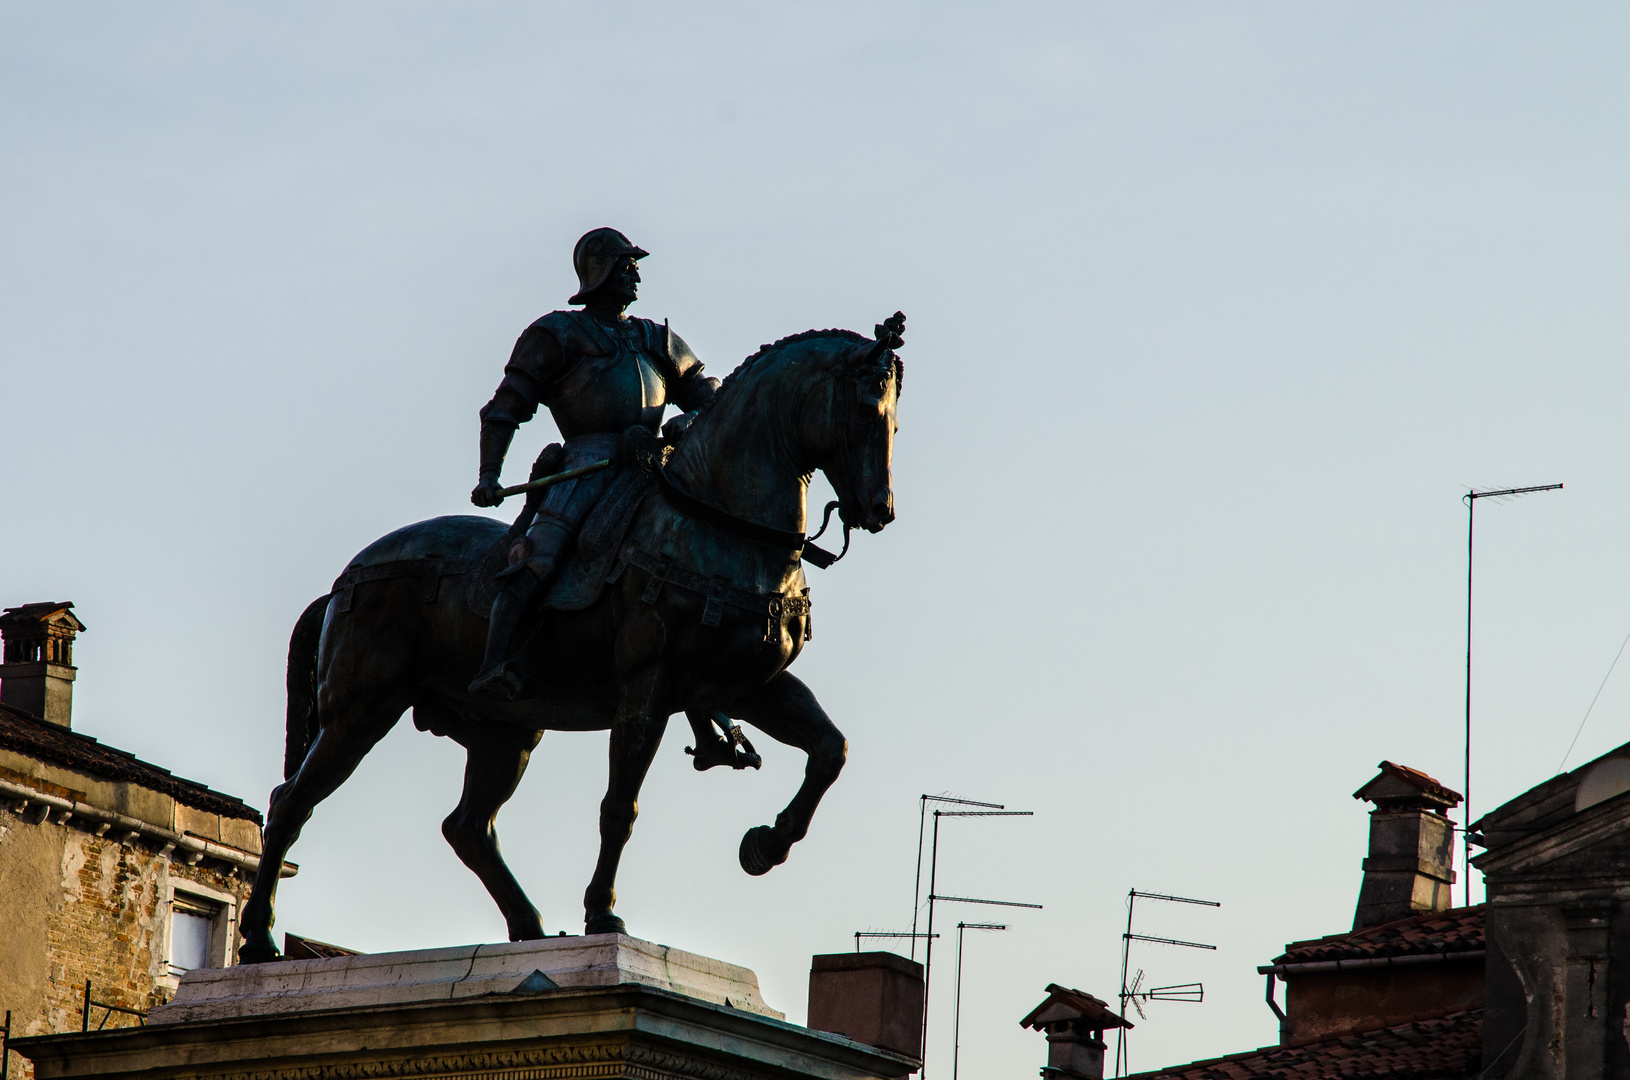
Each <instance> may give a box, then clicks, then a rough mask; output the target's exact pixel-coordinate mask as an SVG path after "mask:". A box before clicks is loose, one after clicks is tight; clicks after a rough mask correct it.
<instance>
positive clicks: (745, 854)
mask: <svg viewBox="0 0 1630 1080" xmlns="http://www.w3.org/2000/svg"><path fill="white" fill-rule="evenodd" d="M730 712H731V714H732V715H733V716H736V717H737V718H739V719H742V720H745V721H747V722H748V723H750V724H752V725H753V726H754V727H756V728H758V729H759V730H760V731H762V732H764V734H766V735H768V736H769V737H770V738H772V739H774V740H776V741H777V742H781V743H786V744H787V745H788V746H796V747H797V748H798V749H800V750H802V751H803V752H804V753H806V754H808V755H809V763H808V764H807V765H805V766H804V782H803V784H801V785H800V786H799V788H798V793H797V794H796V795H794V796H793V797H792V801H791V802H790V803H788V804H787V808H786V809H785V810H783V811H781V813H780V814H778V815H776V819H775V825H774V826H773V827H772V826H769V825H759V826H756V827H754V828H751V829H748V830H747V835H745V836H743V837H742V838H741V868H742V869H743V870H745V871H747V872H748V873H749V874H764V873H768V872H769V870H770V868H771V867H772V866H780V865H781V864H782V863H784V862H786V861H787V852H789V851H790V850H792V845H794V844H796V843H797V842H798V841H800V840H802V839H803V838H804V837H805V835H807V834H808V832H809V822H810V819H811V818H813V817H814V816H815V808H816V807H817V806H819V805H820V802H821V796H822V795H825V794H826V789H827V788H829V787H831V786H832V783H833V781H835V780H836V779H837V778H838V773H840V772H842V771H843V761H844V758H846V757H847V756H848V754H849V743H848V741H847V740H845V739H844V737H843V732H841V731H839V730H838V729H837V726H836V725H834V724H833V723H832V721H831V720H830V719H829V718H828V717H827V715H826V710H824V709H822V708H821V704H820V702H818V701H816V700H815V695H814V694H812V693H810V690H809V687H807V686H805V685H804V684H803V682H802V681H800V680H799V679H798V677H797V676H795V675H793V674H792V673H791V672H787V671H783V672H782V673H781V674H779V675H777V676H776V677H775V678H773V679H771V680H770V681H769V682H768V683H766V684H765V685H764V687H763V689H761V690H759V691H757V692H756V693H754V694H752V695H751V696H749V697H746V698H743V699H741V700H740V701H738V702H737V703H736V704H735V705H734V706H733V707H732V708H731V710H730Z"/></svg>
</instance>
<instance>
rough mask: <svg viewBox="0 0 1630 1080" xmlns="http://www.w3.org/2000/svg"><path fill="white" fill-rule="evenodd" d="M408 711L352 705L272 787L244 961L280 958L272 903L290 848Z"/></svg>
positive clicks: (397, 706) (246, 913) (247, 909)
mask: <svg viewBox="0 0 1630 1080" xmlns="http://www.w3.org/2000/svg"><path fill="white" fill-rule="evenodd" d="M327 705H328V703H327V702H326V701H325V702H323V703H322V705H321V706H319V709H320V713H321V714H325V715H333V714H332V713H330V712H328V710H327ZM406 708H407V705H406V703H405V702H391V703H388V704H381V703H380V702H378V701H377V700H368V701H359V702H356V703H354V704H352V705H351V706H350V707H349V708H346V709H344V710H343V711H341V712H340V713H339V718H338V719H337V720H334V721H333V722H332V723H325V724H324V725H323V727H322V729H321V730H320V731H318V733H317V738H316V740H315V741H313V742H312V744H311V749H310V750H308V751H307V752H306V757H305V760H304V761H303V762H301V763H300V770H299V771H298V772H296V773H295V774H294V776H293V777H291V778H290V779H289V780H288V781H287V782H285V783H282V784H279V785H278V786H277V787H275V788H273V789H272V797H271V801H270V805H269V806H268V807H267V808H266V829H265V831H264V833H263V834H262V837H261V855H260V869H259V871H257V872H256V874H255V887H254V889H253V891H252V892H250V894H249V902H248V903H246V904H245V905H244V907H243V921H242V924H241V925H242V933H243V946H242V947H241V948H240V949H239V950H238V960H239V962H240V963H245V964H258V963H264V962H266V961H268V960H276V959H277V958H278V949H277V943H276V942H275V941H273V939H272V921H273V914H272V901H273V895H274V893H275V892H276V890H277V876H278V871H279V869H281V868H282V866H283V860H284V858H285V857H286V856H287V855H288V853H289V848H291V847H293V846H294V842H295V841H296V840H298V839H299V838H300V830H301V829H302V828H304V826H305V824H306V822H307V821H309V820H310V819H311V812H312V811H313V810H314V809H316V807H317V804H318V803H320V802H322V801H323V800H324V799H326V798H328V797H329V796H330V795H332V794H334V791H335V790H336V789H337V788H338V787H339V786H340V785H341V784H343V783H345V781H346V780H347V779H348V778H349V777H350V775H351V774H352V773H353V772H355V771H356V768H357V766H358V765H359V764H361V762H362V759H363V758H364V757H366V756H367V754H368V751H370V750H372V749H373V748H374V746H375V745H376V744H377V743H378V742H379V740H380V739H383V738H384V737H385V734H386V733H387V732H389V731H390V729H391V728H392V727H393V726H394V725H395V724H396V721H397V720H398V719H400V718H401V715H402V713H403V712H404V711H405V710H406Z"/></svg>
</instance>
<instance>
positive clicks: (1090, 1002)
mask: <svg viewBox="0 0 1630 1080" xmlns="http://www.w3.org/2000/svg"><path fill="white" fill-rule="evenodd" d="M1053 1005H1063V1006H1064V1007H1066V1008H1069V1009H1074V1010H1075V1011H1076V1012H1078V1013H1080V1014H1081V1016H1082V1018H1083V1019H1085V1020H1086V1021H1087V1023H1088V1024H1089V1025H1093V1026H1096V1027H1098V1028H1119V1027H1124V1028H1129V1027H1131V1026H1132V1025H1131V1024H1130V1023H1128V1022H1127V1021H1126V1019H1125V1018H1124V1017H1121V1016H1117V1015H1115V1014H1114V1013H1112V1012H1110V1011H1109V1003H1108V1002H1105V1001H1100V1000H1098V999H1097V998H1095V997H1093V996H1092V995H1091V994H1089V993H1087V992H1086V991H1085V990H1074V989H1071V988H1070V987H1068V986H1060V985H1058V983H1048V984H1047V1000H1046V1001H1044V1002H1042V1003H1041V1004H1040V1005H1037V1006H1036V1007H1035V1008H1034V1009H1031V1010H1030V1015H1029V1016H1026V1017H1025V1018H1024V1019H1023V1020H1020V1021H1019V1026H1020V1027H1033V1028H1036V1029H1038V1030H1040V1028H1041V1027H1042V1026H1043V1025H1044V1024H1045V1023H1047V1022H1048V1021H1044V1020H1039V1019H1038V1017H1039V1016H1040V1015H1041V1014H1042V1013H1044V1012H1046V1011H1047V1010H1048V1009H1049V1008H1050V1007H1051V1006H1053Z"/></svg>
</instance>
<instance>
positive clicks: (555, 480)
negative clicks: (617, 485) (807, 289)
mask: <svg viewBox="0 0 1630 1080" xmlns="http://www.w3.org/2000/svg"><path fill="white" fill-rule="evenodd" d="M609 468H611V459H610V458H602V459H601V460H599V461H593V462H590V463H589V464H587V465H584V466H582V467H580V468H576V469H567V470H566V471H565V472H557V473H555V474H554V475H552V476H540V477H538V478H537V479H536V480H528V481H527V482H526V483H524V484H516V485H515V486H514V487H507V488H502V489H500V490H499V492H498V494H499V495H502V496H503V497H504V498H506V499H507V498H509V497H510V496H511V495H525V494H526V493H527V492H529V491H541V490H543V489H544V488H547V487H554V486H555V485H556V484H564V483H565V482H566V481H568V480H576V479H577V478H578V477H579V476H587V475H589V473H595V472H599V471H600V470H601V469H609Z"/></svg>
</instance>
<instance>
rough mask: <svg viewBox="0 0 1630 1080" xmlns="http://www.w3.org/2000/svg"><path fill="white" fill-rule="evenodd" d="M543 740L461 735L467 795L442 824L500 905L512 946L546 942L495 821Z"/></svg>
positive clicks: (499, 731) (499, 727) (468, 731)
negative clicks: (505, 854) (502, 849)
mask: <svg viewBox="0 0 1630 1080" xmlns="http://www.w3.org/2000/svg"><path fill="white" fill-rule="evenodd" d="M542 737H543V733H542V732H541V731H523V730H522V729H520V728H513V727H510V726H508V725H506V724H499V723H493V724H491V725H479V726H473V725H472V726H470V727H467V728H465V729H463V730H461V731H460V732H459V733H458V734H457V736H456V738H457V739H458V741H459V742H461V743H463V744H464V748H465V750H467V751H468V752H469V762H468V764H466V765H465V767H464V795H463V797H462V798H461V799H459V803H458V806H457V807H456V808H454V810H453V812H452V813H451V814H448V815H447V820H446V821H443V822H442V823H441V834H442V835H443V836H445V837H446V838H447V842H448V843H449V844H451V845H453V850H454V851H455V852H457V853H458V857H459V858H460V859H461V860H463V862H464V865H465V866H468V867H469V868H470V869H471V870H474V871H475V874H476V876H477V877H479V878H480V879H481V884H483V885H485V886H486V887H487V891H488V892H489V893H491V894H492V898H493V900H495V901H497V903H498V910H500V911H502V912H503V913H504V922H505V923H507V924H508V927H509V940H511V941H533V940H536V939H538V938H541V937H543V936H544V934H543V922H542V920H541V919H540V918H539V917H538V910H537V908H535V907H533V906H532V901H531V900H528V899H527V896H526V892H525V891H524V890H523V889H522V888H521V883H520V882H518V881H516V880H515V875H514V874H512V873H510V872H509V867H508V865H506V864H505V862H504V857H503V855H502V854H501V853H500V852H499V850H498V833H497V830H496V829H495V828H494V827H493V819H495V818H496V817H497V816H498V808H499V807H501V806H503V805H504V803H506V802H508V801H509V797H510V796H511V795H513V794H515V788H516V786H517V785H518V784H520V782H521V775H522V774H523V773H525V772H526V763H527V761H528V760H529V759H530V758H531V755H532V750H533V748H534V747H536V746H537V745H538V740H539V739H541V738H542Z"/></svg>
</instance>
